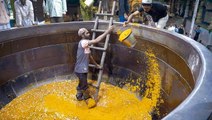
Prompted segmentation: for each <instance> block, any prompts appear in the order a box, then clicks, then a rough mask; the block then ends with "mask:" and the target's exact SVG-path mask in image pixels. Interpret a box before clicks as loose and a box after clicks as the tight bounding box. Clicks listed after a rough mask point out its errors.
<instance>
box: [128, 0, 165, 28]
mask: <svg viewBox="0 0 212 120" xmlns="http://www.w3.org/2000/svg"><path fill="white" fill-rule="evenodd" d="M140 13H141V14H144V15H145V14H147V15H148V16H151V17H152V19H151V18H149V17H148V18H149V20H153V22H154V23H155V26H156V27H157V28H164V27H165V26H166V23H167V21H168V18H169V17H168V14H167V6H165V5H163V4H160V3H152V0H142V6H141V8H139V9H138V10H137V11H135V12H134V13H132V14H131V15H130V16H129V17H128V20H127V21H125V22H124V26H125V25H127V24H128V23H129V22H130V21H131V20H132V18H133V17H134V16H136V15H138V14H140Z"/></svg>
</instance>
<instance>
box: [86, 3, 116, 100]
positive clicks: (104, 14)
mask: <svg viewBox="0 0 212 120" xmlns="http://www.w3.org/2000/svg"><path fill="white" fill-rule="evenodd" d="M115 7H116V1H113V7H112V10H111V13H109V14H108V13H100V12H101V9H102V1H99V7H98V11H97V13H96V20H95V24H94V28H93V29H91V31H92V32H93V35H92V39H95V38H96V33H97V32H102V33H103V32H105V30H100V29H98V24H99V17H100V16H103V17H104V16H107V17H110V21H109V25H108V27H110V26H111V25H112V24H113V16H114V14H115ZM109 39H110V34H107V36H106V38H105V43H104V47H95V46H93V45H92V46H90V48H91V49H95V50H100V51H102V52H103V53H102V56H101V61H100V64H99V65H100V68H97V67H96V66H95V65H93V64H89V67H94V68H97V69H99V73H98V79H97V84H96V85H95V86H94V87H95V88H96V93H95V94H94V99H95V100H96V101H97V100H98V94H99V89H100V84H101V81H102V75H103V67H104V62H105V57H106V50H107V48H108V44H109Z"/></svg>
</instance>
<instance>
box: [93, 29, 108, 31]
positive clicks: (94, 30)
mask: <svg viewBox="0 0 212 120" xmlns="http://www.w3.org/2000/svg"><path fill="white" fill-rule="evenodd" d="M91 31H92V32H105V30H98V29H91Z"/></svg>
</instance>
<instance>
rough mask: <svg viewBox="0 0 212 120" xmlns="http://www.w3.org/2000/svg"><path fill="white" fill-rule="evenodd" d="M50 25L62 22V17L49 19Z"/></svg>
mask: <svg viewBox="0 0 212 120" xmlns="http://www.w3.org/2000/svg"><path fill="white" fill-rule="evenodd" d="M50 22H51V23H58V22H64V20H63V17H51V18H50Z"/></svg>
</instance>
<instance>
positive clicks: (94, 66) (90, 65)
mask: <svg viewBox="0 0 212 120" xmlns="http://www.w3.org/2000/svg"><path fill="white" fill-rule="evenodd" d="M88 66H89V67H93V68H98V69H102V66H100V67H97V66H96V65H94V64H89V65H88Z"/></svg>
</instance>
